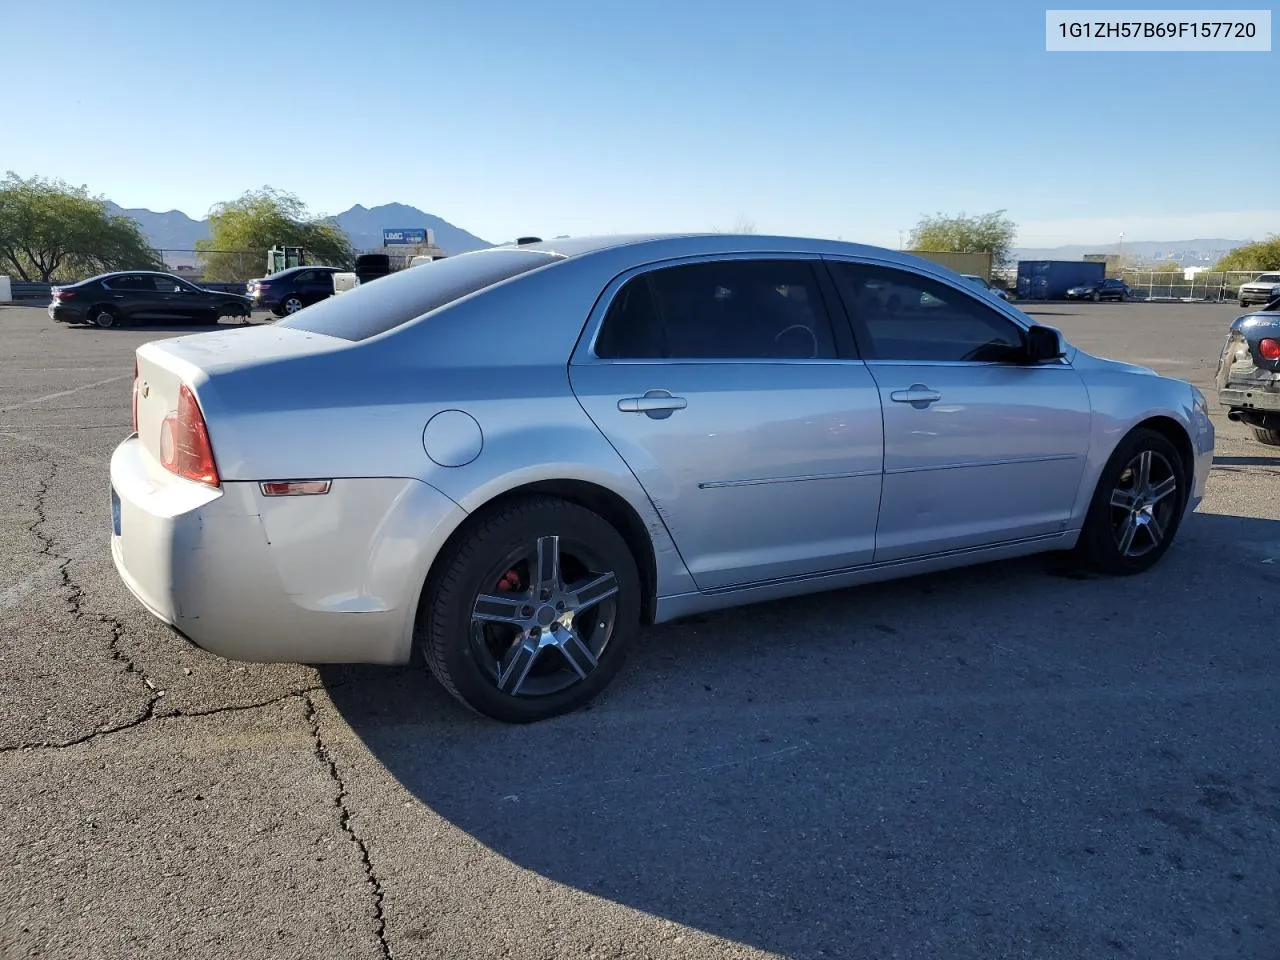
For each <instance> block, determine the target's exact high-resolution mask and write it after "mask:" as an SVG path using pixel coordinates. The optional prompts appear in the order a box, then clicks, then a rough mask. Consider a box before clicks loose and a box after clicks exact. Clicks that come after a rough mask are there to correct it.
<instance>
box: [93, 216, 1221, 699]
mask: <svg viewBox="0 0 1280 960" xmlns="http://www.w3.org/2000/svg"><path fill="white" fill-rule="evenodd" d="M885 289H894V290H899V291H900V290H906V291H908V292H909V293H910V294H911V295H910V296H906V297H900V301H901V302H900V303H899V304H898V309H896V310H890V309H888V308H887V307H886V305H885V299H884V297H883V296H881V293H882V292H883V291H884V290H885ZM134 409H135V433H134V434H133V435H132V436H130V437H129V438H128V439H127V440H125V441H124V442H123V443H122V444H121V445H120V446H119V448H118V449H117V450H116V451H115V454H114V456H113V457H112V462H111V490H112V503H113V531H112V539H111V545H112V554H113V556H114V558H115V562H116V565H117V568H118V570H119V572H120V575H121V576H122V577H123V579H124V582H125V583H126V584H127V585H128V586H129V588H130V589H131V590H132V592H133V593H134V595H135V596H137V598H138V599H139V600H140V601H141V602H142V603H143V604H144V605H145V606H146V607H147V608H148V609H149V610H151V612H152V613H154V614H155V615H156V616H157V617H159V618H160V619H162V620H164V621H166V622H168V623H170V624H172V625H174V626H175V627H176V628H177V629H178V630H179V631H181V632H182V633H183V634H185V635H186V636H187V637H188V638H190V639H191V640H192V641H194V642H195V643H197V644H199V645H200V646H202V647H205V648H207V649H208V650H211V651H213V652H215V653H218V654H221V655H224V656H227V657H233V658H240V659H247V660H284V661H304V662H312V663H315V662H334V661H348V662H350V661H364V662H379V663H404V662H407V661H409V659H410V657H411V654H412V653H413V651H415V650H417V651H420V653H421V654H422V656H423V659H425V661H426V663H427V664H428V665H429V666H430V668H431V670H432V671H433V673H434V674H435V675H436V676H437V677H438V678H439V679H440V680H441V681H442V683H443V684H444V686H445V687H447V688H448V689H449V690H450V691H451V692H452V693H453V694H454V695H455V696H457V697H458V698H460V699H461V700H462V701H464V702H465V703H467V704H469V705H470V706H471V707H473V708H474V709H476V710H477V711H479V712H481V713H483V714H487V715H489V716H491V717H495V718H499V719H501V720H507V721H527V720H535V719H539V718H543V717H548V716H551V715H554V714H557V713H562V712H564V711H567V710H571V709H573V708H576V707H578V706H581V705H582V704H584V703H586V702H587V701H588V700H590V699H591V698H592V697H594V696H595V695H596V694H598V693H599V692H600V691H601V690H602V689H603V688H604V687H605V685H606V684H607V683H608V682H609V680H610V679H611V678H612V677H613V676H614V675H615V673H616V672H617V670H618V669H619V667H620V666H621V663H622V659H623V657H624V655H625V654H626V652H627V650H628V648H630V647H631V646H632V645H633V641H634V640H635V638H636V636H637V632H638V630H639V629H640V627H641V626H642V625H644V624H649V623H655V622H658V621H664V620H669V619H672V618H675V617H681V616H685V615H688V614H693V613H696V612H699V611H707V610H712V609H715V608H722V607H729V606H735V605H740V604H746V603H753V602H756V601H762V600H772V599H775V598H778V597H786V596H791V595H796V594H802V593H807V592H813V591H819V590H828V589H834V588H841V587H848V586H852V585H854V584H860V583H866V582H869V581H873V580H881V579H888V578H893V577H901V576H907V575H909V574H917V573H924V572H927V571H934V570H941V569H944V568H948V567H956V566H961V565H965V564H973V563H979V562H982V561H987V560H997V559H1001V558H1009V557H1018V556H1023V555H1028V554H1033V553H1038V552H1041V551H1054V550H1070V549H1073V550H1075V551H1076V553H1077V554H1078V556H1079V558H1080V560H1081V561H1083V562H1085V563H1087V564H1089V565H1091V566H1093V567H1095V568H1097V569H1099V570H1102V571H1106V572H1109V573H1114V574H1130V573H1137V572H1139V571H1143V570H1146V569H1147V568H1149V567H1150V566H1151V565H1152V564H1154V563H1155V562H1156V561H1157V560H1158V559H1159V558H1160V557H1161V556H1162V555H1163V553H1164V552H1165V551H1166V550H1167V549H1168V547H1169V545H1170V543H1171V542H1172V540H1173V539H1174V537H1175V535H1176V534H1177V531H1178V528H1179V524H1180V522H1181V520H1182V518H1183V516H1184V515H1185V513H1186V512H1187V510H1188V509H1189V508H1193V507H1194V506H1195V505H1196V504H1197V503H1199V502H1200V499H1201V497H1202V496H1203V493H1204V487H1205V479H1206V477H1207V476H1208V473H1209V465H1210V462H1211V459H1212V451H1213V443H1214V433H1213V427H1212V426H1211V425H1210V422H1209V419H1208V416H1207V415H1206V412H1205V402H1204V397H1203V396H1202V395H1201V394H1200V392H1199V391H1198V390H1196V389H1195V388H1194V387H1192V386H1191V385H1190V384H1187V383H1184V382H1182V381H1180V380H1171V379H1167V378H1165V377H1161V376H1157V375H1155V374H1154V373H1153V372H1151V371H1149V370H1146V369H1143V368H1139V367H1135V366H1131V365H1129V364H1124V363H1116V362H1112V361H1108V360H1103V359H1099V358H1097V357H1093V356H1090V355H1089V354H1087V353H1085V352H1084V351H1083V350H1080V349H1078V348H1076V347H1074V346H1072V345H1070V344H1069V343H1066V342H1065V341H1064V340H1063V339H1062V337H1061V336H1060V335H1059V333H1058V332H1057V331H1055V330H1053V329H1051V328H1048V327H1042V326H1037V325H1036V324H1035V323H1034V322H1033V321H1032V320H1031V319H1030V318H1029V317H1027V316H1026V315H1024V314H1023V313H1021V312H1020V311H1018V310H1017V309H1016V308H1014V307H1012V306H1011V305H1009V304H1007V303H1004V302H1001V301H998V300H995V299H994V298H990V297H986V296H984V295H983V294H982V293H981V292H979V291H977V290H976V289H974V288H973V287H972V286H971V285H970V284H969V283H968V282H967V281H965V280H963V279H961V278H960V277H959V276H958V275H956V274H954V273H951V272H950V271H946V270H944V269H942V268H940V267H936V266H934V265H933V264H930V263H928V262H926V261H924V260H921V259H918V258H915V257H912V256H910V255H907V254H902V253H897V252H893V251H889V250H883V249H878V248H874V247H866V246H859V245H853V244H846V243H835V242H828V241H821V240H804V239H791V238H779V237H763V236H734V235H711V236H653V237H616V236H615V237H605V238H595V239H590V238H588V239H573V240H569V239H566V240H556V241H549V242H545V243H536V244H531V245H526V246H523V247H514V246H509V247H504V248H496V249H490V250H484V251H479V252H475V253H467V254H463V255H461V256H456V257H450V258H448V259H445V260H441V261H440V262H438V263H434V264H432V265H431V268H430V269H426V270H405V271H402V272H399V273H396V274H392V275H390V276H387V277H385V278H383V279H380V280H379V281H378V282H377V283H373V284H367V285H361V286H360V287H357V288H356V289H354V290H352V291H349V292H348V293H345V294H343V295H342V296H341V297H334V298H331V299H329V300H325V301H322V302H320V303H318V304H316V305H314V306H312V307H309V308H308V309H307V310H305V311H302V312H300V313H298V314H296V315H295V316H293V317H289V318H286V319H284V320H282V321H280V322H278V323H276V324H273V325H270V326H261V327H253V328H245V329H238V330H229V331H225V332H218V333H208V334H204V335H196V336H188V337H179V338H176V339H171V340H165V341H163V342H153V343H148V344H145V345H144V346H142V347H140V348H139V349H138V351H137V370H136V377H135V382H134Z"/></svg>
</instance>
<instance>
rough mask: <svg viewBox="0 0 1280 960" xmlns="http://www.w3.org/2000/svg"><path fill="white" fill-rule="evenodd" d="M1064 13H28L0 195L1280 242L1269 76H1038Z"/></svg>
mask: <svg viewBox="0 0 1280 960" xmlns="http://www.w3.org/2000/svg"><path fill="white" fill-rule="evenodd" d="M1045 6H1046V5H1045V4H1030V3H1004V2H995V0H974V2H969V3H955V2H945V3H910V2H889V0H885V2H877V3H868V4H864V3H858V2H856V0H844V2H819V0H793V2H790V3H780V2H776V0H774V2H755V0H736V2H727V0H683V2H666V0H664V2H627V3H621V2H614V0H596V2H583V0H543V2H532V0H526V2H515V0H489V2H484V3H482V2H478V0H477V2H465V0H458V2H454V3H444V2H439V0H435V2H432V0H417V2H414V0H375V2H371V3H368V4H362V3H356V2H352V0H342V2H327V0H309V2H307V3H302V2H299V0H276V2H274V3H271V2H262V0H255V2H252V3H250V2H240V0H222V2H221V4H220V5H218V4H215V3H214V2H212V0H207V2H204V3H199V4H194V3H192V4H187V3H173V2H170V0H164V2H159V0H128V2H127V3H116V4H109V3H103V2H102V0H68V2H63V3H59V4H58V5H57V6H56V7H51V6H49V5H47V4H43V5H42V4H17V3H11V4H7V5H6V11H5V14H4V21H5V30H4V32H5V34H6V35H7V36H8V37H28V38H31V42H30V43H27V44H24V45H20V46H19V45H12V44H11V43H10V42H9V41H6V42H5V49H4V57H3V58H2V59H0V84H2V87H0V89H4V90H5V91H6V92H7V93H8V96H7V97H6V100H7V102H8V103H9V104H10V107H9V108H8V109H7V110H6V111H5V118H4V119H3V120H0V123H6V122H13V123H14V124H15V126H14V128H13V130H11V131H8V132H5V131H3V128H2V127H0V168H3V169H13V170H15V171H16V172H18V173H19V174H21V175H23V176H28V175H31V174H36V173H39V174H42V175H47V176H54V177H60V178H63V179H66V180H69V181H71V182H73V183H77V184H79V183H83V184H85V185H87V186H88V187H89V188H90V190H92V191H93V192H95V193H100V194H104V195H106V196H108V197H110V198H111V199H113V200H115V201H116V202H118V203H120V204H122V205H124V206H130V207H132V206H138V207H149V208H151V209H153V210H167V209H173V208H176V209H180V210H183V211H184V212H186V213H188V214H190V215H192V216H195V217H200V216H203V215H204V214H205V213H206V212H207V210H208V208H209V207H210V206H211V205H212V204H213V203H215V202H217V201H219V200H224V199H231V198H233V197H235V196H237V195H239V194H240V193H242V192H243V191H244V190H246V189H250V188H253V187H257V186H261V185H263V184H270V185H272V186H275V187H277V188H280V189H284V190H289V191H292V192H294V193H296V194H298V195H299V196H300V197H301V198H302V199H303V200H304V201H305V202H306V203H307V204H308V205H309V206H310V207H311V208H312V209H313V210H315V211H318V212H326V213H336V212H339V211H341V210H344V209H346V208H348V207H350V206H351V205H352V204H355V203H362V204H364V205H365V206H374V205H376V204H380V203H387V202H392V201H398V202H403V203H408V204H412V205H414V206H418V207H420V208H422V209H424V210H426V211H428V212H431V213H435V214H438V215H439V216H442V217H444V218H445V219H446V220H449V221H450V222H453V223H455V224H457V225H459V226H461V227H464V228H465V229H468V230H470V231H472V232H473V233H476V234H478V235H479V236H481V237H483V238H485V239H489V240H495V241H501V240H506V239H510V238H511V237H514V236H517V235H522V234H530V233H533V234H539V235H543V236H553V235H557V234H564V233H568V234H585V233H597V232H630V231H634V230H703V229H717V228H719V229H729V228H732V227H733V226H734V225H735V224H737V223H739V222H740V221H744V220H749V221H751V222H752V223H754V225H755V228H756V229H757V230H758V231H759V232H769V233H788V234H811V235H816V236H829V237H843V238H844V239H846V240H855V239H856V240H860V241H864V242H870V243H879V244H884V245H888V246H897V245H898V237H899V231H908V232H909V230H910V228H911V226H912V225H913V224H914V223H915V222H916V220H917V219H918V218H919V216H920V215H921V214H925V213H932V212H936V211H943V212H946V213H958V212H962V211H964V212H969V213H980V212H986V211H989V210H995V209H999V208H1005V209H1007V211H1008V213H1009V215H1010V216H1011V217H1012V218H1013V219H1014V220H1015V221H1017V222H1018V223H1019V225H1020V233H1019V238H1018V239H1019V243H1020V244H1023V245H1049V244H1056V243H1074V242H1096V243H1102V242H1114V240H1115V239H1116V237H1117V235H1118V233H1119V232H1120V231H1123V232H1124V234H1125V238H1126V241H1130V240H1143V239H1153V240H1177V239H1190V238H1194V237H1206V236H1225V237H1229V238H1247V237H1251V236H1252V237H1261V236H1263V235H1265V234H1266V233H1269V232H1274V231H1280V201H1277V200H1276V198H1275V192H1274V189H1273V187H1274V177H1270V178H1267V177H1263V176H1262V171H1263V170H1264V169H1269V170H1270V171H1271V172H1274V171H1275V170H1277V169H1280V165H1278V161H1277V160H1276V157H1277V156H1278V155H1280V149H1278V148H1280V126H1278V125H1277V124H1276V123H1275V122H1274V116H1273V112H1272V111H1271V109H1270V108H1269V107H1268V103H1269V101H1268V99H1267V96H1265V91H1268V90H1271V91H1274V90H1275V77H1276V75H1277V67H1278V66H1280V64H1277V62H1276V58H1277V53H1276V52H1271V53H1096V54H1095V53H1047V52H1045V50H1044V46H1045V36H1044V30H1045V27H1044V23H1045ZM1055 6H1062V4H1058V5H1055ZM55 14H56V17H57V20H56V22H55V21H54V20H52V19H51V18H52V17H53V16H54V15H55ZM16 105H20V108H19V109H17V110H15V106H16ZM1251 118H1252V121H1253V122H1252V123H1251V124H1250V126H1252V130H1251V131H1250V132H1249V133H1248V134H1246V133H1245V132H1244V127H1245V125H1246V123H1247V122H1248V121H1249V120H1250V119H1251Z"/></svg>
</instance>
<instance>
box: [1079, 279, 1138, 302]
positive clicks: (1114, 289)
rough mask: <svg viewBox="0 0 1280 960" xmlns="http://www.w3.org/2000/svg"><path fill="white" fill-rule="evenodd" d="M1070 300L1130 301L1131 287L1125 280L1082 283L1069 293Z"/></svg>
mask: <svg viewBox="0 0 1280 960" xmlns="http://www.w3.org/2000/svg"><path fill="white" fill-rule="evenodd" d="M1067 299H1068V300H1093V301H1094V302H1097V301H1098V300H1128V299H1129V285H1128V284H1127V283H1125V282H1124V281H1123V280H1098V281H1097V282H1095V283H1082V284H1080V285H1079V286H1076V287H1072V288H1071V289H1070V290H1068V291H1067Z"/></svg>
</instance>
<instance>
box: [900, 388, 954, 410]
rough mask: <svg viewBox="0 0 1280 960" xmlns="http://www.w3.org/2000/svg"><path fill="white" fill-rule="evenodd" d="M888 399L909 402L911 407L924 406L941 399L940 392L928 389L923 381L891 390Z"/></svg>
mask: <svg viewBox="0 0 1280 960" xmlns="http://www.w3.org/2000/svg"><path fill="white" fill-rule="evenodd" d="M889 399H890V400H892V401H893V402H894V403H909V404H911V405H912V406H913V407H920V408H924V407H927V406H928V405H929V404H931V403H936V402H938V401H939V400H941V399H942V394H940V393H939V392H938V391H937V390H930V389H929V388H928V387H927V386H925V385H924V384H923V383H913V384H912V385H911V386H910V387H908V388H907V389H906V390H895V391H893V393H891V394H889Z"/></svg>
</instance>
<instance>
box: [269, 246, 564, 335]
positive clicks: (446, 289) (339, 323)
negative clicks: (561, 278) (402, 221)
mask: <svg viewBox="0 0 1280 960" xmlns="http://www.w3.org/2000/svg"><path fill="white" fill-rule="evenodd" d="M559 259H563V258H562V257H559V256H557V255H554V254H548V253H540V252H538V251H534V250H484V251H480V252H478V253H464V254H461V255H460V256H456V257H448V258H446V259H444V260H439V261H436V262H435V263H431V264H427V265H426V266H423V267H418V268H416V269H413V270H400V271H398V272H396V273H392V274H389V275H387V276H385V277H379V278H378V279H376V280H370V281H369V282H368V283H362V284H361V285H360V286H358V287H356V288H355V289H354V290H350V291H348V292H346V293H342V294H339V295H337V296H333V297H330V298H329V299H327V300H321V301H320V302H319V303H317V304H315V305H314V306H310V307H307V309H306V310H303V311H300V312H299V313H296V314H294V315H293V316H291V317H287V318H285V319H283V320H279V321H277V322H276V326H279V327H292V328H293V329H295V330H306V331H308V332H309V333H319V334H323V335H325V336H328V337H340V338H342V339H343V340H353V341H358V340H367V339H369V338H370V337H376V336H377V335H378V334H380V333H386V332H387V331H388V330H393V329H395V328H396V327H399V326H401V325H403V324H406V323H408V322H409V321H410V320H416V319H417V318H418V317H420V316H422V315H423V314H424V313H430V312H431V311H432V310H435V309H437V308H439V307H443V306H444V305H445V304H448V303H452V302H453V301H455V300H461V299H462V298H463V297H465V296H467V295H468V294H472V293H475V292H477V291H479V290H483V289H484V288H485V287H491V286H493V285H494V284H496V283H501V282H502V281H503V280H509V279H510V278H512V277H515V276H519V275H520V274H522V273H527V272H529V271H530V270H536V269H537V268H538V267H545V266H546V265H547V264H550V263H554V262H555V261H556V260H559Z"/></svg>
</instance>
